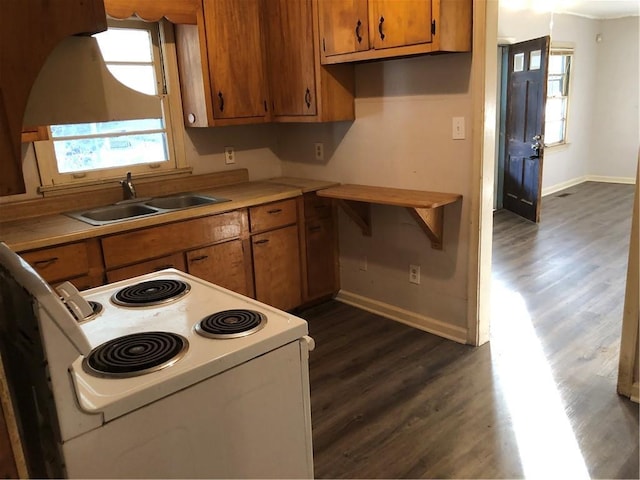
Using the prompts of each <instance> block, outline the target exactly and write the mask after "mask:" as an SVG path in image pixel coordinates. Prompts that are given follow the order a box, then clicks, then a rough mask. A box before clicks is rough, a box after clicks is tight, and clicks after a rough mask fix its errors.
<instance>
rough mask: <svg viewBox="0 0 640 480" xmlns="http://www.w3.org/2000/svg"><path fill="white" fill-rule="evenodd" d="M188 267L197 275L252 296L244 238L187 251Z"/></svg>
mask: <svg viewBox="0 0 640 480" xmlns="http://www.w3.org/2000/svg"><path fill="white" fill-rule="evenodd" d="M187 268H188V270H189V273H190V274H192V275H195V276H196V277H199V278H202V279H203V280H207V281H208V282H211V283H215V284H216V285H220V286H221V287H224V288H228V289H229V290H233V291H234V292H237V293H240V294H242V295H247V296H251V293H252V292H251V291H250V288H249V286H250V282H249V281H248V280H249V276H248V275H247V265H246V263H245V251H244V248H243V244H242V240H232V241H230V242H225V243H219V244H217V245H211V246H209V247H205V248H199V249H197V250H191V251H190V252H187Z"/></svg>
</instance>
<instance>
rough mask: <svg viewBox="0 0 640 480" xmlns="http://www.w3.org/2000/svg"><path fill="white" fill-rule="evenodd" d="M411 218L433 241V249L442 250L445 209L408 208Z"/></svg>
mask: <svg viewBox="0 0 640 480" xmlns="http://www.w3.org/2000/svg"><path fill="white" fill-rule="evenodd" d="M407 210H408V211H409V213H410V214H411V216H412V217H413V218H414V219H415V221H416V222H417V223H418V225H419V226H420V227H421V228H422V230H423V231H424V233H426V235H427V237H429V240H431V248H434V249H436V250H442V231H443V224H444V207H433V208H411V207H407Z"/></svg>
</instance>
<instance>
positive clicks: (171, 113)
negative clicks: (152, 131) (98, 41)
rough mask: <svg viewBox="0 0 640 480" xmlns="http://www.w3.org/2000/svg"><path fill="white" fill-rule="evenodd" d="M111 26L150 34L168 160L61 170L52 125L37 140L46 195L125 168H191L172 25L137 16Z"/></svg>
mask: <svg viewBox="0 0 640 480" xmlns="http://www.w3.org/2000/svg"><path fill="white" fill-rule="evenodd" d="M108 26H109V27H112V28H139V29H145V30H148V31H149V32H150V34H151V40H152V53H153V60H154V67H155V73H156V82H157V90H158V97H160V100H161V107H162V114H163V120H164V131H165V132H166V141H167V153H168V157H169V158H168V162H162V163H146V164H138V165H129V166H124V167H112V168H106V169H96V170H87V171H84V172H71V173H60V172H58V169H57V161H56V156H55V149H54V145H53V142H54V138H53V136H52V135H51V129H50V127H47V129H48V130H49V135H48V137H49V138H48V139H47V140H43V141H36V142H34V149H35V153H36V162H37V166H38V170H39V174H40V185H41V186H40V187H39V188H38V191H39V192H40V193H42V194H44V195H46V194H47V192H51V191H58V190H65V189H73V188H76V187H83V186H90V185H101V184H105V183H111V182H113V181H114V180H120V179H121V178H123V177H124V176H125V174H126V172H131V173H132V174H133V175H135V176H137V177H153V176H158V175H170V174H175V173H183V172H190V171H191V169H190V168H189V167H188V166H187V163H186V158H185V153H184V131H183V129H182V128H180V125H181V122H182V100H181V96H180V86H179V79H178V63H177V56H176V51H175V39H174V34H173V26H172V25H171V24H170V23H169V22H167V21H166V20H161V21H160V22H145V21H142V20H140V19H138V18H135V17H134V18H131V19H127V20H112V19H109V20H108ZM108 136H109V135H105V137H108Z"/></svg>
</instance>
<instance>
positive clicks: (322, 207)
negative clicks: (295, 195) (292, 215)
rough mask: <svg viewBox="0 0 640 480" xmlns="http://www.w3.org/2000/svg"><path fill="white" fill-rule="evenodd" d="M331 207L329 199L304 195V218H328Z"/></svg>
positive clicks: (308, 194) (309, 194)
mask: <svg viewBox="0 0 640 480" xmlns="http://www.w3.org/2000/svg"><path fill="white" fill-rule="evenodd" d="M331 206H332V202H331V199H330V198H327V197H319V196H318V195H316V194H315V193H305V195H304V218H305V219H309V218H328V217H330V216H331Z"/></svg>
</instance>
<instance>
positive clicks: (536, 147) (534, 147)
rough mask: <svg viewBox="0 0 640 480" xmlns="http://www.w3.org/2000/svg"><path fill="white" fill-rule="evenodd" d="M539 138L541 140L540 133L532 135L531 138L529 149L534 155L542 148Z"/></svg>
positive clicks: (538, 153)
mask: <svg viewBox="0 0 640 480" xmlns="http://www.w3.org/2000/svg"><path fill="white" fill-rule="evenodd" d="M540 140H542V135H534V136H533V138H532V139H531V141H532V142H533V143H532V144H531V150H533V151H534V152H535V155H536V156H540V149H541V148H542V143H541V142H540Z"/></svg>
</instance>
